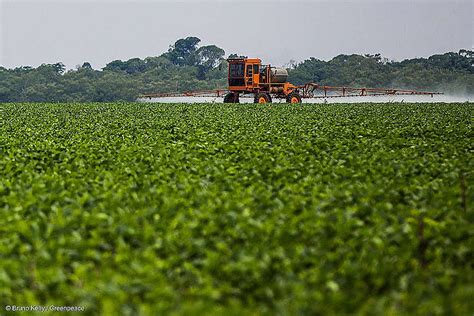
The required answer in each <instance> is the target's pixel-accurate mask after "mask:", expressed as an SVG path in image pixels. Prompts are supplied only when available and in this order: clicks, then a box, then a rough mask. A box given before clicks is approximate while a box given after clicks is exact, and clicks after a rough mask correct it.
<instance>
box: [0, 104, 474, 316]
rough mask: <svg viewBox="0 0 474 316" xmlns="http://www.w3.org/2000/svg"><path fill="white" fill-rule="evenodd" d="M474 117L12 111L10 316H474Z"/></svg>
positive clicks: (6, 171)
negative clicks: (19, 311) (50, 313)
mask: <svg viewBox="0 0 474 316" xmlns="http://www.w3.org/2000/svg"><path fill="white" fill-rule="evenodd" d="M473 114H474V105H473V104H472V103H451V104H443V103H434V104H423V103H419V104H403V103H385V104H373V103H372V104H368V103H367V104H302V105H298V106H295V105H289V104H274V105H259V104H160V103H108V104H100V103H70V104H66V103H65V104H61V103H34V104H33V103H6V104H0V303H1V305H2V306H1V308H2V313H3V312H4V311H3V306H4V305H63V306H77V305H79V306H84V308H85V312H84V314H86V315H94V314H103V315H113V314H123V315H137V314H138V315H156V314H174V315H202V314H224V313H225V314H229V315H242V314H243V315H311V314H313V315H314V314H316V315H336V314H337V315H340V314H362V315H380V314H389V315H390V314H391V315H399V314H411V315H469V314H472V312H473V311H474V273H473V269H474V226H473V222H474V209H473V207H474V191H473V190H474V173H473V170H474V161H473V153H474V141H473V140H474V133H473V130H472V127H473ZM0 314H1V313H0Z"/></svg>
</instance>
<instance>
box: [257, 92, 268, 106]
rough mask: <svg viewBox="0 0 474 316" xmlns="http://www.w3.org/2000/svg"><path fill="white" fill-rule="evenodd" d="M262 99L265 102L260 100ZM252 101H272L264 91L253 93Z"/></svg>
mask: <svg viewBox="0 0 474 316" xmlns="http://www.w3.org/2000/svg"><path fill="white" fill-rule="evenodd" d="M262 100H265V102H261V101H262ZM253 103H262V104H263V103H272V97H271V96H270V94H268V93H266V92H259V93H257V94H256V95H255V98H254V99H253Z"/></svg>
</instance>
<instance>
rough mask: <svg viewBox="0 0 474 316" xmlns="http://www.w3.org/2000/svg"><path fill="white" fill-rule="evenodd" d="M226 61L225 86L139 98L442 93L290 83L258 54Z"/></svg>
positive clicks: (266, 99)
mask: <svg viewBox="0 0 474 316" xmlns="http://www.w3.org/2000/svg"><path fill="white" fill-rule="evenodd" d="M227 62H228V71H227V81H228V88H227V89H216V90H203V91H189V92H180V93H177V92H176V93H154V94H144V95H140V96H139V98H141V99H143V98H148V99H152V98H168V97H197V96H213V97H224V103H239V100H240V97H241V96H246V97H248V96H251V97H252V96H253V98H254V103H271V102H272V99H273V98H278V99H285V100H286V102H287V103H301V101H302V99H303V98H340V97H357V96H359V97H360V96H380V95H430V96H433V95H435V94H442V93H440V92H426V91H415V90H403V89H393V88H351V87H344V86H326V85H319V84H317V83H312V82H311V83H306V84H304V85H294V84H292V83H290V82H288V71H287V70H286V69H285V68H279V67H272V66H271V65H262V61H261V60H260V59H258V58H247V57H238V58H229V59H227Z"/></svg>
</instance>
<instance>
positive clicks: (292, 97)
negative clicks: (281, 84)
mask: <svg viewBox="0 0 474 316" xmlns="http://www.w3.org/2000/svg"><path fill="white" fill-rule="evenodd" d="M286 103H301V96H300V95H299V94H298V93H297V92H291V93H289V94H288V95H287V96H286Z"/></svg>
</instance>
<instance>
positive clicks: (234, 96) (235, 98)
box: [224, 92, 239, 103]
mask: <svg viewBox="0 0 474 316" xmlns="http://www.w3.org/2000/svg"><path fill="white" fill-rule="evenodd" d="M224 103H239V94H238V93H234V92H229V93H227V94H226V95H225V97H224Z"/></svg>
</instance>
